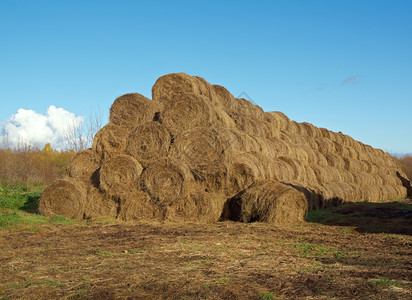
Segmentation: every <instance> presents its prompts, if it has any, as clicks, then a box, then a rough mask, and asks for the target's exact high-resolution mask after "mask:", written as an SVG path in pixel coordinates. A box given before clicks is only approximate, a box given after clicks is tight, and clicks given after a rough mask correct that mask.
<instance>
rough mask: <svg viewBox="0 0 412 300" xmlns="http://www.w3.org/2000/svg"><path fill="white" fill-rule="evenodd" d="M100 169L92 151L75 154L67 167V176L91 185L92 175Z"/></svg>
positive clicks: (87, 150)
mask: <svg viewBox="0 0 412 300" xmlns="http://www.w3.org/2000/svg"><path fill="white" fill-rule="evenodd" d="M99 167H100V165H99V162H98V159H97V157H96V155H95V153H94V151H93V150H92V149H86V150H82V151H79V152H77V153H76V154H75V155H74V156H73V158H72V159H71V161H70V163H69V165H68V166H67V170H66V171H67V175H68V176H69V177H71V178H74V179H77V180H80V181H82V182H84V184H86V185H88V184H90V183H92V179H93V174H94V172H96V170H97V169H98V168H99Z"/></svg>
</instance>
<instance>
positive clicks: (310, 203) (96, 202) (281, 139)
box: [40, 73, 406, 223]
mask: <svg viewBox="0 0 412 300" xmlns="http://www.w3.org/2000/svg"><path fill="white" fill-rule="evenodd" d="M152 98H153V100H150V99H148V98H146V97H144V96H142V95H139V94H126V95H123V96H121V97H119V98H117V99H116V100H115V101H114V103H113V105H112V107H111V110H110V118H109V123H108V124H107V125H106V126H104V127H103V128H102V129H101V130H100V131H99V132H98V133H97V134H96V136H95V138H94V142H93V147H92V149H88V150H84V151H81V152H79V153H77V154H76V156H75V157H74V158H73V160H72V161H71V163H70V166H69V167H68V172H67V174H68V176H67V177H66V178H65V179H62V180H58V181H56V182H55V183H54V184H52V185H51V186H50V187H48V188H47V189H46V190H45V191H44V193H43V195H42V198H41V201H40V210H41V212H42V213H43V214H45V215H55V214H60V215H65V216H68V217H74V218H97V217H113V218H119V219H123V220H153V219H155V220H180V221H182V220H183V221H184V220H191V221H201V222H213V221H217V220H219V218H228V219H232V220H241V221H247V222H249V221H255V220H260V221H267V222H273V223H287V222H292V221H296V220H302V219H303V217H304V215H305V213H306V211H307V209H308V207H309V209H314V208H320V207H324V206H327V205H331V204H336V203H339V202H341V201H379V200H381V199H392V198H394V197H404V196H405V195H406V188H405V187H404V186H403V185H402V181H401V180H400V179H399V178H398V177H401V176H402V175H403V174H402V172H401V171H399V167H398V166H397V164H396V163H395V161H394V160H393V159H392V158H391V157H390V156H389V155H388V154H386V153H384V152H383V151H381V150H377V149H374V148H372V147H370V146H367V145H364V144H362V143H360V142H358V141H355V140H354V139H352V138H351V137H349V136H346V135H343V134H341V133H334V132H331V131H328V130H326V129H322V128H317V127H315V126H313V125H312V124H309V123H297V122H294V121H291V120H289V118H288V117H287V116H285V115H284V114H282V113H280V112H264V111H263V110H262V109H261V108H260V107H258V106H256V105H253V104H252V103H250V102H249V101H247V100H245V99H236V98H234V97H233V96H232V95H231V94H230V93H229V92H228V91H227V90H226V89H225V88H223V87H221V86H218V85H210V84H209V83H207V82H206V81H205V80H204V79H202V78H200V77H192V76H189V75H187V74H184V73H178V74H169V75H165V76H163V77H160V78H159V79H158V80H157V81H156V83H155V85H154V86H153V89H152ZM397 172H398V173H397Z"/></svg>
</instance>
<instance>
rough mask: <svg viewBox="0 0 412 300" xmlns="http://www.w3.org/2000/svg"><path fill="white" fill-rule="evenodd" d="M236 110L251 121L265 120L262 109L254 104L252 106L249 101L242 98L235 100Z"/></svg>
mask: <svg viewBox="0 0 412 300" xmlns="http://www.w3.org/2000/svg"><path fill="white" fill-rule="evenodd" d="M235 101H236V110H237V111H238V112H239V113H241V114H243V115H245V116H247V117H250V118H252V119H257V120H264V119H265V114H264V113H265V112H264V111H263V109H262V108H261V107H260V106H259V105H256V104H253V103H252V102H250V101H249V100H246V99H244V98H236V100H235Z"/></svg>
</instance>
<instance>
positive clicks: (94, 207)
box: [84, 186, 119, 220]
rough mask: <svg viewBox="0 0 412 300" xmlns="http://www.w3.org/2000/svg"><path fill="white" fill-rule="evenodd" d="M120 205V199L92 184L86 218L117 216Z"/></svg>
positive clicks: (88, 196)
mask: <svg viewBox="0 0 412 300" xmlns="http://www.w3.org/2000/svg"><path fill="white" fill-rule="evenodd" d="M118 207H119V203H118V201H116V200H115V199H113V198H112V197H110V196H108V195H107V194H105V193H103V192H102V191H100V190H99V189H98V188H96V187H93V186H92V187H90V188H89V190H88V191H87V200H86V202H85V209H84V218H85V219H92V220H95V219H99V218H116V217H117V210H118Z"/></svg>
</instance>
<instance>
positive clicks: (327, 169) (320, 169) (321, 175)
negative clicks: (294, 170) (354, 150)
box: [311, 165, 342, 184]
mask: <svg viewBox="0 0 412 300" xmlns="http://www.w3.org/2000/svg"><path fill="white" fill-rule="evenodd" d="M311 167H312V169H313V171H314V172H315V175H316V178H317V181H318V183H319V184H324V183H327V182H339V181H342V177H341V176H340V174H339V170H337V169H335V168H334V167H331V166H317V165H312V166H311Z"/></svg>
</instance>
